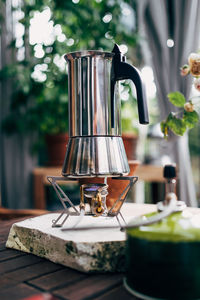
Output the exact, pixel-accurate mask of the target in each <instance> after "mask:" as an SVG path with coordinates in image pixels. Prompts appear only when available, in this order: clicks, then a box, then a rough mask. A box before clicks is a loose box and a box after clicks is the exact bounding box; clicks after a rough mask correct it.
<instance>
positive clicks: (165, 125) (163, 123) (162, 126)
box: [160, 121, 168, 139]
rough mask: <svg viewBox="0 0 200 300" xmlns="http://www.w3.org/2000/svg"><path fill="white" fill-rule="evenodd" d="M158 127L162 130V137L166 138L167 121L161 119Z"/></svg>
mask: <svg viewBox="0 0 200 300" xmlns="http://www.w3.org/2000/svg"><path fill="white" fill-rule="evenodd" d="M160 129H161V131H162V133H163V134H164V138H165V139H167V137H168V126H167V122H165V121H162V122H161V123H160Z"/></svg>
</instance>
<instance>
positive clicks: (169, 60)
mask: <svg viewBox="0 0 200 300" xmlns="http://www.w3.org/2000/svg"><path fill="white" fill-rule="evenodd" d="M137 4H138V20H139V21H138V27H139V30H140V34H141V36H142V43H141V46H142V50H143V54H144V57H145V59H146V62H147V63H148V64H149V63H150V64H151V65H152V68H153V71H154V77H155V82H156V86H157V97H158V101H159V108H160V118H161V120H163V119H165V118H166V116H167V115H168V113H169V112H170V111H176V108H175V107H174V106H173V105H172V104H171V103H170V102H169V101H168V99H167V94H168V93H169V92H173V91H180V92H182V93H183V94H184V95H185V96H186V97H188V96H189V94H190V89H191V80H190V79H189V77H187V78H186V77H184V78H183V77H181V76H180V67H181V66H182V65H183V64H185V63H187V58H188V56H189V54H190V53H191V52H195V51H197V50H198V46H199V42H200V33H199V29H200V1H199V0H181V1H180V0H138V1H137ZM169 39H171V40H172V42H174V46H173V47H168V46H167V41H168V40H169ZM166 149H167V154H168V155H170V157H171V159H172V161H174V162H176V163H177V165H178V168H179V182H180V198H181V200H183V201H185V202H186V204H187V205H189V206H197V200H196V194H195V187H194V182H193V178H192V170H191V164H190V154H189V149H188V136H187V134H185V136H184V137H177V136H172V137H171V138H170V139H169V140H168V141H167V142H166Z"/></svg>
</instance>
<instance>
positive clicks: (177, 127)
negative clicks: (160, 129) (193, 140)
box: [167, 114, 187, 136]
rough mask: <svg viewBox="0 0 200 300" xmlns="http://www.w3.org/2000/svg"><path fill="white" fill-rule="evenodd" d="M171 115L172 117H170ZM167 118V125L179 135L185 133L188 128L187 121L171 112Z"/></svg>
mask: <svg viewBox="0 0 200 300" xmlns="http://www.w3.org/2000/svg"><path fill="white" fill-rule="evenodd" d="M169 116H170V117H169ZM169 116H168V118H167V125H168V127H169V128H170V129H171V131H173V132H174V133H175V134H177V135H181V136H182V135H183V134H184V133H185V131H186V129H187V126H186V124H185V122H184V121H183V120H182V119H179V118H177V117H176V116H173V114H170V115H169Z"/></svg>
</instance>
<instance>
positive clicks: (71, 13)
mask: <svg viewBox="0 0 200 300" xmlns="http://www.w3.org/2000/svg"><path fill="white" fill-rule="evenodd" d="M125 2H128V1H122V0H121V1H120V0H119V1H118V0H117V1H106V0H103V1H101V2H100V1H95V0H92V1H91V0H80V1H79V3H77V4H75V3H73V2H72V1H62V0H55V1H50V0H25V1H23V3H24V5H23V6H22V7H21V10H22V11H23V14H24V17H23V18H22V19H21V20H19V22H20V23H21V24H22V25H23V27H24V34H23V36H22V41H23V43H22V45H21V46H20V47H19V48H18V47H17V46H16V40H13V41H12V42H11V43H10V45H9V47H10V48H12V49H13V53H16V54H19V52H20V50H25V56H24V57H22V58H20V59H18V60H16V63H14V64H13V63H12V64H10V65H7V66H6V67H5V68H3V69H2V70H1V71H0V81H2V82H3V81H5V80H10V82H12V84H13V86H12V95H11V98H12V99H11V105H10V113H9V114H8V116H7V117H6V118H5V119H4V120H3V129H4V131H5V132H7V133H8V134H12V133H15V132H21V133H29V132H30V131H34V132H37V133H38V135H39V136H44V134H46V133H48V134H53V133H59V132H66V131H67V130H68V91H67V70H66V63H64V58H63V54H65V53H68V52H72V51H77V50H83V49H101V50H105V51H111V50H112V48H113V45H114V43H115V42H116V43H119V44H122V43H125V44H126V45H128V46H129V47H134V46H135V45H136V42H137V39H138V36H137V34H136V32H133V30H132V29H131V28H129V27H128V26H127V24H124V23H123V22H122V19H123V16H122V8H121V6H122V5H123V4H124V3H125ZM124 5H125V4H124ZM47 8H50V11H51V15H50V19H49V22H52V24H53V29H54V31H55V30H56V28H58V25H61V28H62V34H63V35H64V36H65V38H64V40H61V39H59V38H58V35H56V34H55V36H54V38H53V40H52V42H40V43H39V42H38V43H36V44H33V43H32V44H30V43H29V40H28V32H29V27H30V23H31V22H32V19H33V16H34V14H35V13H36V12H42V11H44V10H45V9H47ZM15 9H17V8H15V7H13V10H15ZM106 15H107V17H109V16H110V18H111V20H110V21H109V22H107V21H106V22H104V21H105V16H106ZM103 20H104V21H103ZM41 26H42V25H41ZM37 46H39V47H40V48H41V49H42V50H43V55H41V56H40V57H39V58H38V57H37V56H36V55H35V54H36V47H37ZM59 61H63V63H64V67H61V66H60V65H59ZM38 70H39V73H40V78H39V77H38V76H36V73H37V72H38ZM36 71H37V72H36ZM4 101H7V99H4Z"/></svg>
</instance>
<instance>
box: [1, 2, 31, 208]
mask: <svg viewBox="0 0 200 300" xmlns="http://www.w3.org/2000/svg"><path fill="white" fill-rule="evenodd" d="M19 3H20V1H19ZM1 10H2V11H1V14H2V16H3V19H2V22H1V35H0V68H1V69H2V68H3V67H5V66H6V65H7V64H12V63H14V61H15V53H13V51H12V50H11V48H9V47H8V46H9V44H10V42H11V41H12V39H13V32H14V25H13V24H14V21H15V20H14V17H13V12H12V7H11V0H7V1H5V2H2V4H1ZM13 84H14V83H13V82H12V81H11V80H4V81H2V82H0V124H1V122H2V120H3V118H4V117H5V116H6V115H7V114H8V113H9V110H10V102H11V91H12V85H13ZM0 128H1V130H0V141H1V142H0V169H1V173H0V174H1V186H0V189H1V199H0V200H1V203H0V206H1V205H2V206H4V207H8V208H30V207H33V201H32V170H33V168H34V166H35V165H36V163H37V158H36V157H34V156H33V155H32V154H31V151H30V149H31V146H32V143H33V140H34V138H33V137H32V136H23V135H19V134H15V135H12V136H6V135H5V134H4V132H3V130H2V127H0Z"/></svg>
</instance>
